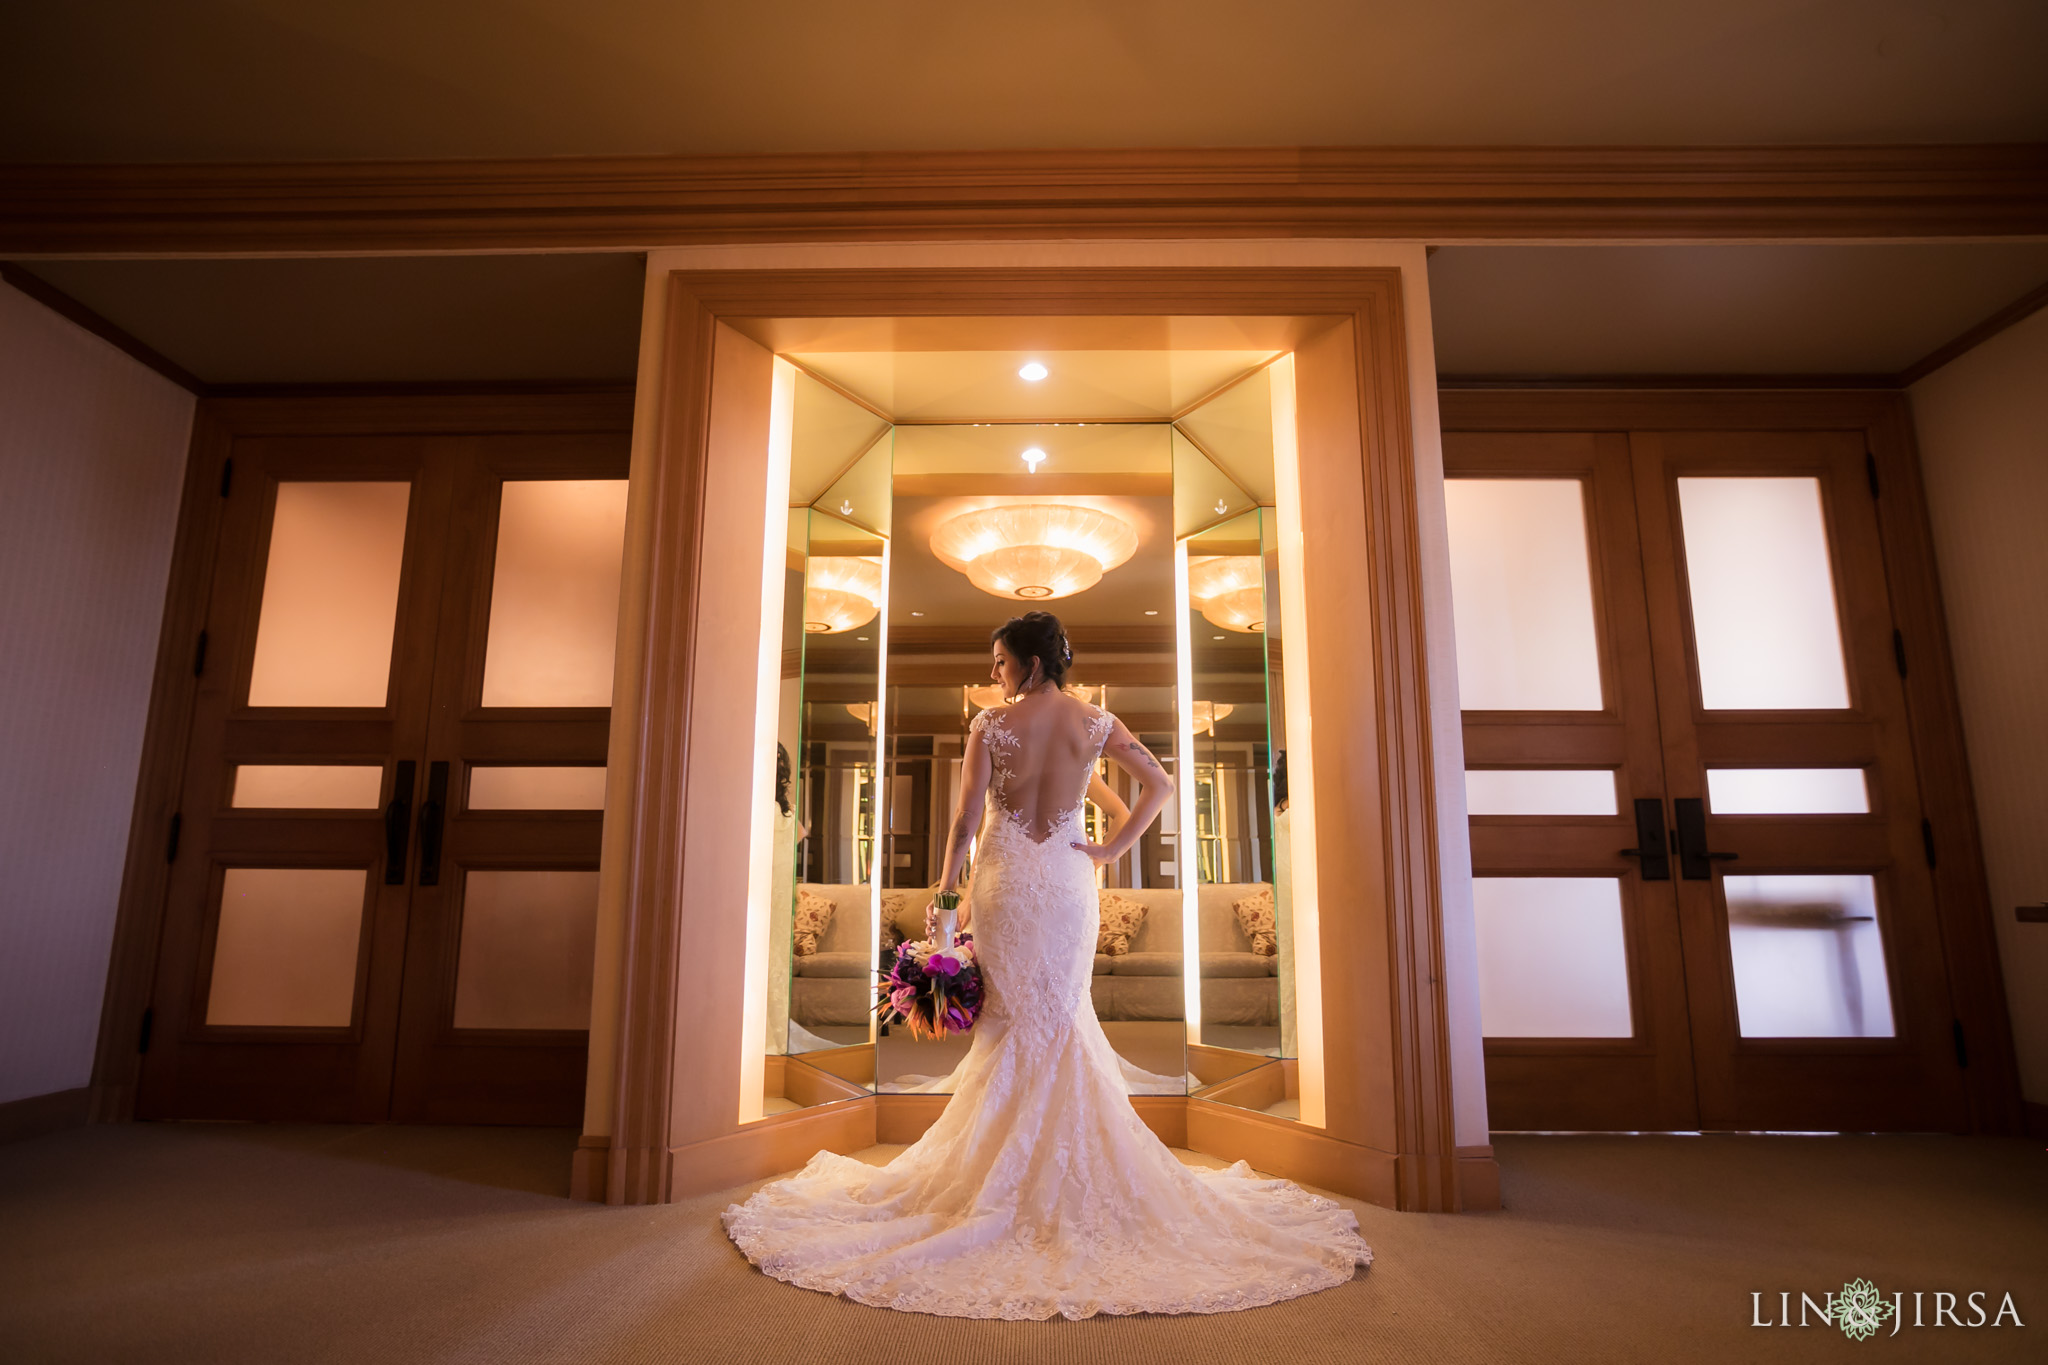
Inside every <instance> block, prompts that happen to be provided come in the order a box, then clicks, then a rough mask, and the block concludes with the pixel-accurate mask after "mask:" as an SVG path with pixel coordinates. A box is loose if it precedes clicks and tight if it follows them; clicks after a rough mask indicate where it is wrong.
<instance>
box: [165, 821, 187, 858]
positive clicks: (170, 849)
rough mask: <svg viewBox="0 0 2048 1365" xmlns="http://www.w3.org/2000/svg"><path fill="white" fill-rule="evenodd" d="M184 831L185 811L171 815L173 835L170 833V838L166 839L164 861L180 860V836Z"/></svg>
mask: <svg viewBox="0 0 2048 1365" xmlns="http://www.w3.org/2000/svg"><path fill="white" fill-rule="evenodd" d="M184 832H185V817H184V815H183V813H179V814H176V815H173V816H172V817H171V835H170V838H168V839H166V840H165V841H164V861H165V862H167V863H175V862H176V861H178V836H179V835H180V834H183V833H184Z"/></svg>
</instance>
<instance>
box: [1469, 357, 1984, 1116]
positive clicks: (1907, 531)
mask: <svg viewBox="0 0 2048 1365" xmlns="http://www.w3.org/2000/svg"><path fill="white" fill-rule="evenodd" d="M1438 402H1439V411H1440V413H1441V417H1442V425H1443V429H1444V430H1445V431H1446V432H1451V431H1642V430H1666V431H1716V430H1718V431H1801V430H1804V431H1857V432H1861V433H1862V435H1863V439H1864V443H1865V444H1864V449H1865V451H1866V452H1867V454H1868V456H1869V464H1870V471H1871V479H1872V481H1873V483H1874V486H1875V489H1876V491H1877V492H1878V497H1877V523H1878V536H1879V539H1880V541H1881V542H1882V545H1883V551H1884V567H1885V588H1886V591H1887V593H1888V595H1889V597H1890V600H1891V606H1892V615H1893V620H1894V622H1895V623H1896V625H1897V627H1898V629H1899V632H1900V635H1901V637H1902V640H1903V643H1904V650H1905V659H1906V676H1905V679H1904V683H1903V685H1904V688H1905V693H1906V715H1907V728H1908V730H1909V731H1910V734H1911V741H1912V751H1913V762H1914V766H1915V767H1916V769H1917V770H1918V777H1919V781H1920V792H1921V800H1922V804H1923V806H1924V808H1925V810H1926V811H1927V812H1928V813H1929V814H1930V817H1932V816H1934V815H1938V816H1939V818H1936V819H1933V846H1934V854H1935V857H1934V867H1933V868H1932V877H1933V881H1934V897H1935V906H1934V909H1935V919H1936V923H1937V925H1938V926H1939V930H1940V933H1941V941H1942V946H1943V949H1944V954H1945V958H1946V964H1945V965H1946V970H1947V974H1948V989H1949V996H1950V1000H1951V1002H1952V1004H1953V1006H1954V1009H1955V1015H1956V1019H1957V1020H1958V1021H1959V1022H1960V1024H1961V1026H1962V1029H1963V1034H1964V1036H1965V1037H1966V1038H1967V1039H1968V1056H1969V1065H1968V1066H1967V1067H1966V1068H1965V1069H1964V1072H1963V1082H1964V1088H1965V1092H1966V1094H1967V1098H1968V1104H1969V1122H1970V1129H1971V1131H1972V1132H1978V1133H2019V1132H2021V1131H2022V1128H2023V1124H2022V1110H2021V1103H2020V1086H2019V1069H2018V1060H2017V1057H2016V1055H2015V1052H2014V1047H2013V1036H2012V1021H2011V1016H2010V1015H2009V1013H2008V1012H2007V1008H2006V996H2005V981H2004V977H2003V975H2002V974H2001V973H2000V970H1999V964H1998V944H1997V940H1996V938H1995V937H1994V931H1993V927H1992V919H1991V899H1990V888H1989V883H1988V881H1987V879H1986V875H1985V871H1984V849H1983V842H1982V838H1981V836H1980V834H1979V830H1978V823H1977V808H1976V796H1975V788H1974V787H1973V786H1972V785H1971V781H1970V766H1969V756H1968V753H1967V751H1966V748H1965V745H1964V740H1963V722H1962V711H1961V707H1960V705H1959V703H1958V700H1957V695H1956V683H1955V664H1954V659H1953V656H1952V654H1951V652H1950V649H1949V641H1948V629H1947V624H1946V620H1945V618H1944V616H1943V612H1942V604H1941V582H1940V577H1939V574H1938V571H1937V568H1936V564H1935V558H1934V532H1933V527H1932V524H1931V523H1930V522H1929V520H1928V516H1927V495H1926V490H1925V487H1924V485H1923V484H1922V482H1921V478H1920V456H1919V449H1918V446H1917V445H1916V443H1915V441H1914V436H1913V419H1912V412H1911V409H1910V408H1909V407H1908V404H1907V399H1906V395H1905V394H1904V393H1899V392H1882V391H1879V392H1859V391H1851V390H1811V391H1764V390H1755V391H1739V390H1738V391H1729V390H1716V391H1711V392H1707V391H1698V390H1692V391H1687V390H1668V391H1655V390H1647V391H1646V390H1624V389H1613V390H1598V389H1580V390H1568V389H1549V390H1537V389H1526V390H1512V389H1486V390H1477V389H1474V390H1462V389H1450V390H1445V391H1444V392H1443V393H1442V394H1441V395H1440V397H1439V400H1438Z"/></svg>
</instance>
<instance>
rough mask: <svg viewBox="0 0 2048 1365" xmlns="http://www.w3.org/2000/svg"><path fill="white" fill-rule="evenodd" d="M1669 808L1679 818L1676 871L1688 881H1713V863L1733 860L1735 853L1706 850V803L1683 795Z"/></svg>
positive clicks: (1695, 797)
mask: <svg viewBox="0 0 2048 1365" xmlns="http://www.w3.org/2000/svg"><path fill="white" fill-rule="evenodd" d="M1671 808H1672V810H1673V811H1674V812H1676V814H1677V819H1678V875H1679V876H1681V877H1683V878H1685V880H1687V881H1689V882H1705V881H1712V880H1713V878H1714V864H1715V863H1729V862H1734V861H1735V857H1736V855H1735V854H1733V853H1710V852H1708V851H1707V803H1706V802H1705V801H1703V800H1701V799H1700V798H1699V797H1697V796H1683V797H1680V798H1679V799H1678V800H1676V801H1673V802H1672V803H1671Z"/></svg>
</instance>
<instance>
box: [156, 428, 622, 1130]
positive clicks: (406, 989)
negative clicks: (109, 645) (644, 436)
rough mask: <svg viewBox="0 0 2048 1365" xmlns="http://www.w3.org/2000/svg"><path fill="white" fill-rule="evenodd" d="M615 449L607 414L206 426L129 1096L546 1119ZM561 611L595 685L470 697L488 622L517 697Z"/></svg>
mask: <svg viewBox="0 0 2048 1365" xmlns="http://www.w3.org/2000/svg"><path fill="white" fill-rule="evenodd" d="M624 463H625V452H624V442H623V440H621V439H620V438H619V437H617V436H616V435H610V436H602V437H575V436H570V437H521V436H490V437H473V436H433V437H403V436H374V437H321V438H289V439H286V438H263V439H243V440H240V441H238V442H237V443H236V445H235V446H234V449H233V460H232V463H231V465H230V468H231V470H232V473H231V474H230V475H229V476H228V477H227V478H225V479H224V482H223V489H224V495H225V496H227V498H228V503H227V507H226V510H225V512H224V514H223V523H222V525H223V530H222V535H221V541H220V547H219V550H218V553H217V556H216V560H215V569H214V578H213V584H212V591H211V599H210V602H209V607H208V613H207V619H206V634H205V636H204V637H203V644H202V645H201V646H200V647H199V649H198V650H197V651H195V653H196V656H197V657H195V667H196V668H197V669H198V671H199V674H200V679H201V681H200V685H199V687H198V698H197V702H196V704H195V713H194V722H193V728H192V732H191V741H190V746H189V749H188V752H187V756H186V763H185V774H184V778H183V790H182V797H181V804H180V815H179V820H178V826H177V828H178V835H177V840H178V847H177V848H176V849H175V850H174V857H173V872H172V876H171V879H170V888H169V895H168V900H167V904H166V917H165V930H164V935H163V939H162V944H161V949H160V952H159V957H158V968H157V977H156V984H155V987H154V991H153V996H152V1005H151V1012H150V1015H149V1023H148V1026H147V1032H148V1043H147V1045H146V1048H145V1053H144V1058H143V1074H142V1084H141V1090H140V1093H139V1095H138V1103H137V1113H138V1116H140V1117H144V1118H251V1119H301V1120H316V1121H354V1122H365V1121H375V1120H381V1119H385V1118H394V1117H395V1118H401V1119H412V1120H421V1121H440V1122H547V1123H572V1122H575V1121H576V1117H577V1114H578V1113H579V1112H580V1106H581V1101H582V1090H583V1067H584V1055H585V1051H586V1041H585V1040H586V1036H587V1033H586V1030H587V1026H588V1008H589V977H590V951H591V949H590V942H589V940H590V937H591V932H592V926H593V924H594V913H595V886H594V882H595V876H596V868H597V861H598V841H599V834H600V830H601V822H602V804H603V798H602V791H603V773H604V768H603V765H604V760H605V736H606V731H607V726H608V716H609V710H608V703H609V694H610V693H609V689H610V671H609V670H610V653H611V641H612V631H613V623H614V621H615V619H616V612H617V606H616V594H617V582H618V556H619V552H620V549H621V532H622V524H623V504H624V473H625V469H624ZM508 485H518V486H519V491H520V493H521V496H522V497H523V503H522V506H523V507H524V509H525V510H524V523H523V526H524V536H525V540H526V542H528V549H527V553H526V554H525V558H524V560H523V562H522V563H521V564H515V565H514V568H515V569H520V568H523V571H524V574H525V581H524V583H523V584H522V585H521V587H520V591H518V592H515V593H513V594H512V596H513V597H515V598H520V599H521V600H523V601H524V603H525V605H526V608H527V610H526V612H525V616H524V618H523V619H522V618H521V617H520V616H519V614H518V613H516V612H515V613H514V614H513V616H512V617H510V618H508V619H507V620H506V621H504V622H502V623H501V622H499V621H497V620H495V619H494V618H493V617H492V615H491V611H492V601H493V588H494V578H495V577H497V575H494V573H493V569H494V567H495V566H498V563H499V560H498V545H497V538H498V529H499V526H500V524H501V521H502V517H501V511H502V510H503V509H502V508H501V503H503V502H504V500H505V495H504V493H503V489H504V488H505V487H507V486H508ZM564 490H568V491H570V492H573V493H576V494H578V496H570V497H566V498H565V497H564V496H563V494H564ZM579 497H580V501H579ZM517 500H518V499H515V501H517ZM572 523H573V525H572ZM593 533H594V536H595V540H596V541H598V542H602V543H601V544H596V545H593ZM536 536H538V537H539V539H540V540H541V541H542V542H544V543H543V544H542V545H541V547H540V550H539V552H538V553H537V554H536V553H535V552H534V550H533V547H532V544H531V542H533V541H534V539H535V537H536ZM565 537H566V540H567V541H568V542H569V543H568V545H567V548H566V550H565V549H564V547H563V546H562V545H555V546H553V550H554V552H555V553H554V557H553V559H550V555H549V549H550V547H549V545H548V544H547V543H545V542H549V541H550V540H563V539H564V538H565ZM565 556H566V557H565ZM607 556H608V557H609V561H608V565H607V563H606V562H605V561H606V558H607ZM515 558H517V557H516V556H515ZM593 559H594V560H595V561H596V562H595V563H593V562H592V561H593ZM607 569H608V575H609V578H608V586H606V578H607ZM516 576H517V575H516V574H515V577H516ZM593 582H595V583H596V584H597V586H596V587H595V588H593V587H592V586H591V585H592V583H593ZM607 592H608V593H609V594H610V595H609V597H608V598H607V600H605V601H602V602H599V601H594V600H590V599H591V598H592V595H593V593H595V595H596V596H604V595H605V594H606V593H607ZM564 593H567V594H568V596H569V598H570V599H571V600H568V601H567V602H564V601H562V600H559V599H561V598H562V596H563V594H564ZM551 594H552V596H553V598H554V599H556V600H554V601H553V602H552V607H553V610H552V612H551V611H550V610H549V608H550V605H551V602H550V597H551ZM498 596H499V598H500V599H501V600H502V599H503V598H504V596H505V595H504V594H502V593H501V594H498ZM536 602H537V603H538V604H539V610H538V611H536V610H534V606H535V603H536ZM564 621H568V622H570V623H571V626H572V628H571V630H570V632H569V633H570V634H571V635H574V636H576V637H577V640H576V641H572V642H571V643H572V644H578V645H580V652H581V654H582V655H584V656H588V655H590V654H591V653H593V652H596V653H601V655H602V664H603V678H602V680H601V684H600V683H597V682H593V680H592V679H591V678H590V677H589V676H588V675H589V674H590V672H591V669H590V668H589V667H588V666H586V667H584V668H583V670H582V675H581V678H580V684H579V685H580V686H582V688H583V690H584V692H585V693H591V692H592V689H593V688H595V687H598V686H600V685H601V688H602V696H601V697H600V696H596V695H594V694H593V695H586V696H584V697H583V698H582V700H584V701H586V702H599V701H601V702H602V703H604V704H585V705H576V706H553V705H545V704H537V705H525V706H504V705H501V706H495V707H494V706H491V705H489V704H488V703H489V701H490V700H492V699H491V697H490V696H489V695H487V694H488V692H489V691H490V690H491V688H490V686H487V685H486V677H485V675H486V673H487V672H490V671H491V669H490V668H489V663H490V661H489V659H488V657H487V656H488V655H489V652H490V651H489V645H490V641H491V638H492V633H493V627H495V626H498V625H501V624H502V625H503V626H504V630H503V631H501V632H500V634H501V635H502V634H506V633H509V634H510V635H511V636H513V637H517V636H519V635H520V634H521V633H522V632H523V633H524V635H525V637H526V639H525V641H524V643H525V645H526V646H527V648H526V649H525V650H524V654H525V656H526V660H527V665H526V669H525V676H524V680H523V682H522V680H521V677H520V670H519V669H517V668H514V669H513V670H512V674H511V675H510V676H511V677H512V680H513V682H514V683H515V684H516V685H524V686H527V687H528V689H529V691H531V690H532V689H533V688H534V687H536V686H538V687H539V688H540V689H541V690H540V692H537V693H534V696H535V697H536V698H537V699H538V700H539V701H541V702H545V701H547V700H548V698H547V697H546V696H545V695H544V693H545V688H546V686H547V676H546V675H548V673H549V669H548V667H547V665H548V664H549V663H550V662H551V660H550V658H549V657H548V656H549V649H548V647H547V646H548V643H549V642H548V641H547V640H546V639H542V638H539V637H537V636H536V634H535V632H536V631H545V630H548V629H559V628H560V627H561V626H562V624H563V622H564ZM517 642H518V641H516V640H515V643H517ZM536 645H538V646H540V647H541V648H539V649H538V650H536V648H535V646H536ZM519 652H520V651H517V650H515V651H514V653H515V654H516V653H519ZM554 652H555V653H557V654H563V655H565V656H566V655H568V654H574V653H576V652H577V650H576V649H567V650H555V651H554ZM537 654H538V656H539V657H540V664H539V666H538V673H539V674H540V675H541V677H540V681H539V683H537V684H536V683H535V681H534V676H533V675H534V674H535V673H536V665H535V662H534V660H535V658H536V655H537ZM553 662H560V660H553ZM499 671H500V672H502V671H503V670H502V669H501V670H499ZM555 671H556V672H561V671H562V670H561V669H559V668H558V669H556V670H555ZM574 671H575V670H574V669H570V670H569V672H572V673H573V672H574ZM501 681H502V680H501ZM558 681H559V679H558ZM501 690H502V689H501ZM486 770H488V771H487V772H486ZM479 772H486V776H485V778H484V780H483V782H482V784H481V790H482V796H481V798H480V797H479V783H478V779H477V774H478V773H479ZM480 874H481V875H480ZM523 874H539V877H538V882H536V881H535V880H534V879H533V878H532V877H527V876H524V875H523ZM540 883H550V884H549V885H541V884H540ZM465 900H467V901H468V902H469V903H470V908H471V909H472V910H475V911H476V913H475V914H473V915H472V916H471V921H472V922H471V924H470V928H469V933H468V936H467V938H465V934H464V927H463V921H464V916H465ZM479 907H480V908H479ZM537 963H538V964H539V965H538V966H537V965H536V964H537ZM579 977H580V984H579ZM579 992H580V994H579ZM542 997H545V998H542ZM579 1007H580V1009H581V1011H582V1013H581V1014H580V1015H578V1014H575V1013H574V1012H575V1010H576V1009H578V1008H579ZM572 1015H573V1017H571V1016H572Z"/></svg>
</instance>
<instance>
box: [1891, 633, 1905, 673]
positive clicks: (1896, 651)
mask: <svg viewBox="0 0 2048 1365" xmlns="http://www.w3.org/2000/svg"><path fill="white" fill-rule="evenodd" d="M1892 662H1893V663H1895V664H1897V665H1898V666H1899V676H1900V677H1902V678H1903V677H1905V676H1906V637H1905V635H1904V633H1903V632H1901V631H1900V630H1899V629H1898V628H1897V627H1893V629H1892Z"/></svg>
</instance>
